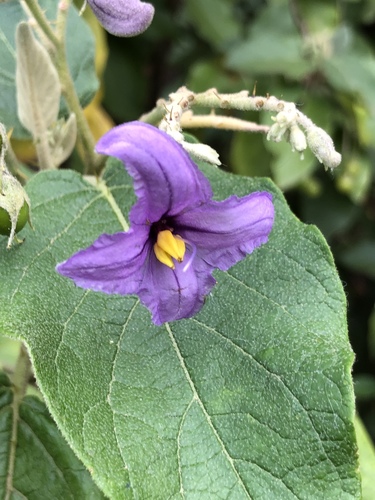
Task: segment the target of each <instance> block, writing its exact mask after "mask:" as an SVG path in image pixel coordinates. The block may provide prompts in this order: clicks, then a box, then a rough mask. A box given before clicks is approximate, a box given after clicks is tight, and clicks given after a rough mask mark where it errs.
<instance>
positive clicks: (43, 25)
mask: <svg viewBox="0 0 375 500" xmlns="http://www.w3.org/2000/svg"><path fill="white" fill-rule="evenodd" d="M23 1H24V3H25V4H26V5H27V7H28V8H29V10H30V13H31V14H32V16H33V17H34V19H35V21H36V22H37V23H38V26H39V27H40V29H41V30H42V31H43V33H44V34H45V35H46V37H47V38H48V40H50V42H52V44H53V45H54V46H55V47H57V45H58V44H59V40H58V38H57V36H56V35H55V32H54V31H53V29H52V28H51V25H50V23H49V21H48V19H47V18H46V16H45V14H44V12H43V10H42V9H41V7H40V5H39V3H38V2H37V0H23Z"/></svg>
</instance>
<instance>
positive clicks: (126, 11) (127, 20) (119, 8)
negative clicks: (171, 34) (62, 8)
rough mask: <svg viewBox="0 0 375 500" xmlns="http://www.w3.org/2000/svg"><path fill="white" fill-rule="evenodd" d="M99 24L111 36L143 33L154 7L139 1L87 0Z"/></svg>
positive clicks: (152, 15) (148, 23)
mask: <svg viewBox="0 0 375 500" xmlns="http://www.w3.org/2000/svg"><path fill="white" fill-rule="evenodd" d="M87 1H88V3H89V4H90V7H91V9H92V10H93V12H94V14H95V16H96V17H97V18H98V20H99V22H100V24H101V25H102V26H103V27H104V28H105V29H106V30H107V31H108V32H109V33H112V35H116V36H124V37H130V36H136V35H139V34H140V33H143V32H144V31H145V30H146V29H147V28H148V27H149V26H150V24H151V21H152V19H153V17H154V7H153V6H152V5H151V4H149V3H148V2H141V1H140V0H87Z"/></svg>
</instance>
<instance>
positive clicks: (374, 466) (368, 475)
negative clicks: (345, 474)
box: [354, 417, 375, 500]
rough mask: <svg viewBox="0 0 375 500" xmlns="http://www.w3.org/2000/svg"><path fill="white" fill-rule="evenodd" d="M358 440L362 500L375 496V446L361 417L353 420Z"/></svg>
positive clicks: (368, 499) (370, 499)
mask: <svg viewBox="0 0 375 500" xmlns="http://www.w3.org/2000/svg"><path fill="white" fill-rule="evenodd" d="M354 423H355V431H356V434H357V440H358V449H359V464H360V470H361V478H362V500H373V499H374V498H375V482H374V471H375V448H374V445H373V443H372V441H371V438H370V436H369V435H368V433H367V431H366V429H365V426H364V425H363V423H362V421H361V419H360V418H359V417H356V419H355V420H354Z"/></svg>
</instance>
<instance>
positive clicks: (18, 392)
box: [5, 344, 32, 500]
mask: <svg viewBox="0 0 375 500" xmlns="http://www.w3.org/2000/svg"><path fill="white" fill-rule="evenodd" d="M31 372H32V368H31V361H30V358H29V355H28V353H27V350H26V348H25V346H24V345H23V344H22V345H21V348H20V352H19V355H18V360H17V364H16V367H15V370H14V373H13V377H12V378H13V380H12V387H13V403H12V410H13V418H12V435H11V439H10V449H9V461H8V473H7V479H6V493H5V500H10V498H11V496H12V493H13V476H14V468H15V461H16V448H17V432H18V423H19V407H20V404H21V402H22V399H23V397H24V396H25V393H26V388H27V384H28V381H29V377H30V375H31Z"/></svg>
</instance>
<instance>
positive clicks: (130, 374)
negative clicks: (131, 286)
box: [0, 163, 360, 500]
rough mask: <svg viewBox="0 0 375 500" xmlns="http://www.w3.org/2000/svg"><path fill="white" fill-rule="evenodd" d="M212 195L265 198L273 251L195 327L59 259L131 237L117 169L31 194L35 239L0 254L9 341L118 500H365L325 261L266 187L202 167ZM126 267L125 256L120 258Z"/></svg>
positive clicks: (48, 176) (246, 269)
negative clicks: (272, 212) (26, 354)
mask: <svg viewBox="0 0 375 500" xmlns="http://www.w3.org/2000/svg"><path fill="white" fill-rule="evenodd" d="M205 170H206V173H207V174H208V176H209V178H210V180H211V182H212V186H213V188H214V191H215V194H216V197H217V198H223V197H226V196H228V195H230V194H232V193H236V194H237V195H244V194H246V193H248V192H250V191H254V190H259V189H267V190H269V191H272V192H273V193H274V201H275V207H276V221H275V225H274V229H273V231H272V234H271V238H270V241H269V243H267V244H266V245H264V246H263V247H261V248H260V249H258V250H256V251H255V252H254V253H253V254H252V255H251V256H249V257H248V258H246V259H245V260H244V261H242V262H240V263H239V264H237V265H236V266H234V267H233V268H231V269H230V270H229V271H228V272H225V273H224V272H219V271H218V272H217V273H216V278H217V281H218V284H217V286H216V287H215V288H214V290H213V292H212V294H211V295H210V296H209V297H208V299H207V301H206V304H205V306H204V307H203V309H202V311H201V312H200V313H199V314H198V315H197V316H195V317H194V318H192V319H190V320H182V321H178V322H174V323H171V324H166V325H164V326H162V327H156V326H154V325H153V324H152V323H151V321H150V314H149V312H148V311H147V310H146V309H145V308H144V307H143V306H142V305H140V304H139V302H138V299H137V298H136V297H131V296H129V297H120V296H115V295H104V294H101V293H94V292H91V291H87V290H81V289H79V288H76V287H75V286H74V285H73V284H72V283H71V282H70V281H69V280H67V279H64V278H63V277H61V276H59V275H57V274H56V273H55V271H54V268H55V265H56V263H57V262H59V261H62V260H64V259H66V258H67V257H69V256H70V255H71V254H72V253H73V252H75V251H76V250H78V249H79V248H81V247H84V246H86V245H88V244H90V243H91V242H92V241H93V240H94V238H96V237H97V236H98V235H99V234H101V233H103V232H115V231H119V230H121V229H122V216H121V213H119V208H121V210H122V212H123V213H124V214H126V213H127V211H128V209H129V207H130V205H131V204H132V203H133V201H134V195H133V190H132V187H131V182H130V180H129V178H128V177H127V175H126V174H125V172H124V169H123V167H122V166H120V167H118V164H117V163H112V164H111V165H110V166H109V167H108V169H107V171H106V174H105V177H104V181H105V184H101V187H100V189H97V188H95V187H93V186H91V185H90V184H88V183H86V182H85V181H84V180H82V178H81V177H80V176H79V175H78V174H76V173H74V172H70V171H65V172H64V171H60V172H46V173H41V174H38V175H37V176H35V177H34V178H33V179H32V180H31V181H30V183H29V184H28V193H29V196H30V198H31V202H32V206H33V223H34V226H35V231H34V232H32V231H31V230H29V229H26V230H24V231H23V234H24V235H25V237H26V240H25V242H24V243H23V244H22V245H20V246H18V247H14V248H13V249H12V250H11V251H9V252H6V251H5V241H4V243H2V245H1V257H0V283H1V288H0V301H1V304H2V307H1V310H0V332H2V333H4V334H6V335H8V336H16V337H17V336H18V337H22V338H23V339H25V341H26V343H27V345H28V348H29V350H30V352H31V356H32V360H33V363H34V366H35V371H36V376H37V379H38V383H39V386H40V388H41V390H42V392H43V394H44V395H45V397H46V400H47V403H48V406H49V408H50V410H51V412H52V414H53V416H54V418H55V419H56V421H57V422H58V425H59V426H60V428H61V429H62V430H63V432H64V434H65V436H66V438H67V439H68V441H69V443H70V444H71V445H72V447H73V448H74V450H75V451H76V452H77V454H78V456H79V457H80V458H81V459H82V460H83V462H84V463H85V464H86V466H87V467H88V468H89V469H90V471H92V473H93V477H94V479H96V481H97V483H98V484H99V485H100V487H101V488H102V489H103V491H104V492H105V493H106V494H107V495H108V496H109V497H111V498H114V499H122V498H155V499H165V498H182V497H184V498H188V499H193V498H199V499H202V498H207V499H208V498H233V499H236V500H239V499H242V498H253V499H256V498H278V499H289V498H290V499H292V498H293V499H295V498H300V499H303V498H305V499H312V498H314V499H327V498H329V499H340V500H342V499H350V498H359V495H360V493H359V478H358V472H357V469H358V463H357V457H356V444H355V435H354V430H353V418H354V398H353V389H352V383H351V375H350V370H351V366H352V362H353V353H352V351H351V349H350V346H349V343H348V338H347V330H346V319H345V314H346V301H345V295H344V293H343V290H342V287H341V283H340V281H339V278H338V275H337V273H336V270H335V267H334V264H333V261H332V256H331V254H330V251H329V249H328V247H327V245H326V243H325V241H324V239H323V237H322V236H321V234H320V233H319V231H318V230H317V229H316V228H314V227H309V226H305V225H303V224H302V223H300V222H299V221H298V220H297V219H296V218H295V217H294V216H293V214H292V213H291V212H290V210H289V208H288V206H287V205H286V203H285V200H284V199H283V197H282V195H281V194H280V192H279V191H278V190H277V188H275V186H274V185H273V184H272V183H271V182H270V181H267V180H264V179H258V180H252V179H248V178H243V177H236V176H233V175H230V174H225V173H223V172H220V171H219V170H217V169H213V168H210V169H205ZM124 258H126V256H124Z"/></svg>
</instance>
